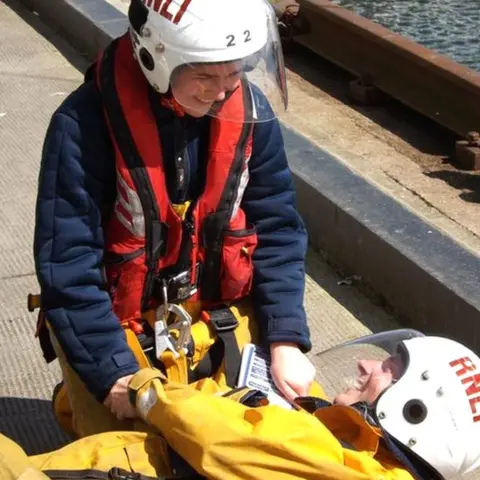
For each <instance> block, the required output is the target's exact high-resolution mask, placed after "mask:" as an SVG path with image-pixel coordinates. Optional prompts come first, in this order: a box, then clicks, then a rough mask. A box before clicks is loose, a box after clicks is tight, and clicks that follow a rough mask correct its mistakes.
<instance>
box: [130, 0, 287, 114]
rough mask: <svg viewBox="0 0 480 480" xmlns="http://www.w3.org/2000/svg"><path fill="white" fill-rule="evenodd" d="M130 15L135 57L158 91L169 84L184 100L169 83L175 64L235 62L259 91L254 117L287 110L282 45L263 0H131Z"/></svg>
mask: <svg viewBox="0 0 480 480" xmlns="http://www.w3.org/2000/svg"><path fill="white" fill-rule="evenodd" d="M129 19H130V34H131V36H132V41H133V46H134V52H135V56H136V58H137V60H138V62H139V64H140V67H141V69H142V71H143V73H144V75H145V77H146V78H147V80H148V82H149V83H150V84H151V85H152V86H153V87H154V89H155V90H157V91H158V92H159V93H166V92H168V91H169V89H170V88H171V87H172V89H171V90H172V93H173V94H174V95H175V99H176V100H177V101H178V102H179V103H180V104H182V99H181V98H178V95H176V94H175V88H173V87H175V84H174V82H175V78H176V76H175V73H176V71H177V69H178V67H183V66H187V65H188V66H196V65H199V64H200V65H205V64H216V65H217V66H221V65H222V64H226V63H231V62H235V63H236V64H237V65H238V67H239V68H238V72H239V73H240V74H242V76H243V78H245V79H247V80H248V81H249V82H250V84H251V85H252V84H253V85H254V86H256V87H258V89H259V90H260V92H261V93H262V94H263V95H259V96H258V98H257V96H256V102H255V104H256V107H257V110H258V109H259V110H260V111H259V112H258V111H257V112H256V114H257V115H256V116H257V118H255V119H253V121H266V120H271V119H272V118H274V117H275V116H276V114H278V113H280V112H281V111H284V110H285V109H286V106H287V91H286V83H285V67H284V63H283V55H282V49H281V45H280V38H279V34H278V28H277V21H276V17H275V11H274V9H273V7H272V6H271V5H270V3H269V2H268V1H267V0H131V4H130V9H129ZM239 76H240V75H239ZM262 102H263V103H262ZM270 107H271V108H270ZM216 110H218V109H216ZM216 110H215V109H214V111H215V113H211V112H208V113H209V114H213V115H216V114H217V113H216ZM220 110H221V109H220ZM230 114H231V113H230ZM218 115H219V116H220V115H221V114H218ZM229 120H236V119H232V118H230V119H229ZM241 121H244V118H243V117H242V119H241Z"/></svg>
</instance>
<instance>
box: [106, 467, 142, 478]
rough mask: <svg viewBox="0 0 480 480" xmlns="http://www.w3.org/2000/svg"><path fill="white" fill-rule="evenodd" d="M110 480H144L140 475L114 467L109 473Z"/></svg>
mask: <svg viewBox="0 0 480 480" xmlns="http://www.w3.org/2000/svg"><path fill="white" fill-rule="evenodd" d="M108 478H109V479H110V480H142V476H141V474H140V473H135V472H129V471H127V470H124V469H123V468H118V467H113V468H111V469H110V470H109V471H108Z"/></svg>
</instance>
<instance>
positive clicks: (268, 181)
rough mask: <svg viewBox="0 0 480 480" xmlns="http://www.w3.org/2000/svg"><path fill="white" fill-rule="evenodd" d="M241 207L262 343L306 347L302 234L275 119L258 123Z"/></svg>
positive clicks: (306, 330) (303, 237)
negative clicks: (249, 239)
mask: <svg viewBox="0 0 480 480" xmlns="http://www.w3.org/2000/svg"><path fill="white" fill-rule="evenodd" d="M253 135H254V137H253V150H252V156H251V159H250V163H249V170H250V180H249V183H248V185H247V188H246V190H245V195H244V197H243V204H242V207H243V209H244V211H245V213H246V215H247V219H248V221H249V222H250V223H252V224H253V225H255V227H256V230H257V235H258V246H257V249H256V250H255V252H254V256H253V262H254V280H253V287H252V297H253V303H254V309H255V314H256V317H257V320H258V323H259V326H260V333H261V338H262V341H263V342H264V343H267V344H271V343H273V342H293V343H296V344H298V345H299V347H300V348H301V349H302V350H303V351H308V350H310V349H311V342H310V334H309V329H308V326H307V322H306V315H305V310H304V306H303V297H304V289H305V255H306V248H307V232H306V230H305V226H304V223H303V221H302V219H301V217H300V215H299V213H298V212H297V210H296V206H295V190H294V185H293V179H292V174H291V171H290V169H289V166H288V162H287V158H286V154H285V149H284V145H283V138H282V133H281V130H280V126H279V124H278V122H277V120H272V121H267V122H262V123H257V124H256V125H255V127H254V133H253Z"/></svg>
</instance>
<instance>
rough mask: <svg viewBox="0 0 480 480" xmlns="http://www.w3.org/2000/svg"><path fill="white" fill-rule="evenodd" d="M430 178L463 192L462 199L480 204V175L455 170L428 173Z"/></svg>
mask: <svg viewBox="0 0 480 480" xmlns="http://www.w3.org/2000/svg"><path fill="white" fill-rule="evenodd" d="M426 175H427V176H428V177H430V178H438V179H439V180H443V181H444V182H445V183H448V185H450V186H451V187H454V188H456V189H457V190H462V192H461V193H460V194H459V196H460V198H461V199H463V200H465V201H466V202H470V203H480V175H479V174H475V173H467V172H459V171H454V170H437V171H434V172H428V173H426Z"/></svg>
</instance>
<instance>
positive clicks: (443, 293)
mask: <svg viewBox="0 0 480 480" xmlns="http://www.w3.org/2000/svg"><path fill="white" fill-rule="evenodd" d="M21 1H22V2H23V4H24V5H26V6H27V7H29V8H30V9H32V10H35V11H36V12H37V13H38V14H39V15H40V17H41V18H42V19H44V20H45V21H46V22H47V23H49V24H50V25H51V26H53V28H55V29H56V30H59V31H60V32H61V33H62V34H63V35H64V36H65V38H67V39H68V40H69V41H70V42H71V43H72V44H73V45H74V46H75V47H76V48H78V49H79V50H80V51H81V52H83V53H85V54H86V55H88V56H89V58H93V57H94V56H95V55H96V53H97V52H98V50H99V49H100V48H102V47H104V46H105V45H106V44H107V43H108V42H109V41H110V39H111V38H114V37H116V36H118V35H121V34H122V33H123V32H125V30H126V25H127V22H126V18H125V16H124V15H123V14H122V13H121V12H119V11H118V10H116V9H115V8H113V7H112V6H111V5H110V4H108V3H106V2H105V1H104V0H57V1H55V2H53V1H51V0H21ZM282 128H283V133H284V138H285V145H286V149H287V153H288V156H289V161H290V165H291V168H292V171H293V173H294V176H295V181H296V186H297V192H298V206H299V210H300V212H301V213H302V215H303V217H304V219H305V222H306V224H307V228H308V231H309V235H310V242H311V244H312V245H313V246H315V247H317V248H319V249H320V250H322V251H323V252H325V254H326V256H327V257H328V258H329V259H331V260H332V262H334V263H335V264H337V265H339V266H341V268H342V269H343V270H345V271H348V272H350V273H352V274H355V275H359V276H360V277H361V278H362V280H363V282H365V283H366V285H368V286H369V287H370V288H371V289H373V290H374V291H375V292H376V293H377V294H379V295H380V296H382V297H383V298H384V299H385V302H386V304H387V305H389V306H390V307H391V308H393V309H394V311H395V312H396V313H397V314H398V315H399V316H400V318H401V319H402V321H403V323H404V324H407V325H410V326H413V327H415V328H418V329H420V330H423V331H425V332H429V333H438V334H444V335H448V336H450V337H453V338H457V339H459V340H462V341H464V342H465V343H467V344H469V345H471V346H472V347H474V348H477V349H480V334H479V333H477V332H480V258H479V257H478V256H476V255H474V254H472V253H470V252H469V251H468V250H466V249H464V248H463V247H462V246H460V245H459V244H458V243H456V242H455V241H454V240H453V239H451V238H450V237H448V236H446V235H444V234H443V233H442V232H440V231H439V230H437V229H436V228H435V227H433V226H432V225H430V224H427V223H426V222H424V221H423V220H422V219H421V218H419V217H418V216H416V215H415V213H413V212H411V211H409V210H407V209H406V208H404V207H403V206H402V205H401V204H400V203H398V202H396V201H395V200H394V199H392V198H391V197H389V196H388V195H386V194H384V193H383V192H381V191H380V190H379V189H377V188H376V187H374V186H373V185H372V184H370V183H369V182H367V181H366V180H365V179H364V178H362V177H360V176H358V175H357V174H355V173H354V172H352V171H351V170H350V169H348V168H347V167H346V166H345V165H344V164H343V163H342V162H341V161H339V160H338V159H336V158H334V157H333V156H331V155H330V154H329V153H327V152H326V151H324V150H322V149H321V148H318V147H317V146H316V145H314V144H312V143H311V142H309V141H308V140H307V139H306V138H304V137H302V136H301V135H299V134H298V133H296V132H294V131H293V130H291V129H288V128H286V127H282Z"/></svg>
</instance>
